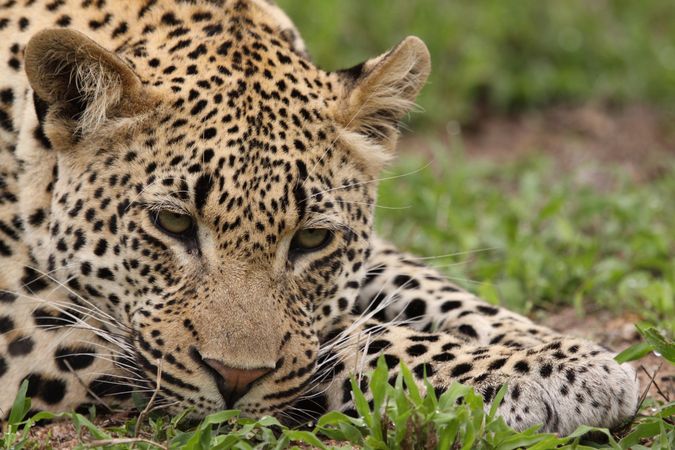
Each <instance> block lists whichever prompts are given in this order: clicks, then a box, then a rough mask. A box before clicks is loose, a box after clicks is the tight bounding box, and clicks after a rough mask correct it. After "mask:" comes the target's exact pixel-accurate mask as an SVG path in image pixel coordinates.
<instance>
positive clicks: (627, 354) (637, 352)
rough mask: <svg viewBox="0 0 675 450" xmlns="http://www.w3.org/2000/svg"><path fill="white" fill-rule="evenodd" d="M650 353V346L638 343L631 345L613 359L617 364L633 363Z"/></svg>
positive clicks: (646, 343) (645, 343)
mask: <svg viewBox="0 0 675 450" xmlns="http://www.w3.org/2000/svg"><path fill="white" fill-rule="evenodd" d="M651 351H652V346H651V344H649V343H648V342H638V343H637V344H633V345H631V346H630V347H628V348H627V349H625V350H624V351H622V352H621V353H619V354H618V355H616V356H615V357H614V359H615V360H616V362H618V363H619V364H622V363H625V362H628V361H635V360H638V359H640V358H642V357H643V356H645V355H647V354H649V352H651Z"/></svg>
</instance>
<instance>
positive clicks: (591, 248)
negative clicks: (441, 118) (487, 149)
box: [377, 148, 675, 333]
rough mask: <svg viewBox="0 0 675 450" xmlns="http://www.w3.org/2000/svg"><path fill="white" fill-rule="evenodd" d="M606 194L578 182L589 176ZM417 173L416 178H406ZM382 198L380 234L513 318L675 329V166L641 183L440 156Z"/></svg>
mask: <svg viewBox="0 0 675 450" xmlns="http://www.w3.org/2000/svg"><path fill="white" fill-rule="evenodd" d="M594 169H595V170H597V173H594V174H593V177H592V178H593V179H594V180H597V179H604V180H605V181H604V182H603V184H604V185H603V186H602V187H597V186H593V185H592V184H589V183H587V182H583V181H580V180H581V179H583V177H584V173H587V172H588V171H591V172H593V170H594ZM406 174H411V175H406ZM384 177H386V178H389V179H388V180H384V181H383V183H382V185H381V188H380V197H379V201H378V204H379V205H380V208H379V209H378V211H377V217H378V223H377V225H378V229H379V230H380V232H381V234H382V235H383V236H387V237H388V238H391V239H393V240H394V241H395V242H396V243H397V244H399V245H400V246H402V247H403V248H405V249H408V250H410V251H412V252H413V253H417V254H421V255H427V256H436V255H447V256H444V257H437V258H434V259H431V260H430V261H428V262H429V263H430V264H433V265H436V266H437V267H439V269H441V270H442V271H443V272H445V273H446V274H447V275H448V276H449V277H450V278H452V279H455V280H456V281H457V282H458V283H459V284H461V285H464V286H465V287H467V288H469V289H471V290H473V291H475V292H477V293H478V294H480V295H481V296H482V297H483V298H485V299H487V300H488V301H491V302H494V303H500V304H502V305H504V306H506V307H508V308H510V309H513V310H516V311H520V312H525V313H530V312H532V311H533V310H537V309H542V308H543V309H551V308H559V307H560V306H565V305H572V306H575V307H576V308H577V309H578V310H579V312H583V310H584V309H589V310H592V309H594V308H595V309H597V308H610V309H611V310H612V311H614V312H617V313H620V312H622V311H625V310H631V311H640V312H641V314H642V315H643V317H644V318H645V319H646V320H649V321H651V322H652V323H655V324H656V323H658V324H660V325H661V326H662V327H663V328H665V329H666V330H667V331H668V332H669V333H673V332H674V331H675V319H673V318H674V317H675V266H673V255H674V254H675V234H673V232H672V230H675V208H673V204H672V199H673V198H675V159H673V160H672V161H671V163H670V165H667V168H666V169H664V173H663V174H662V176H660V177H658V178H654V179H652V180H650V181H649V183H641V184H636V183H635V182H633V181H632V180H631V178H630V177H629V176H628V174H626V173H625V172H621V171H620V170H618V169H612V168H603V167H602V166H600V165H599V164H596V167H593V163H592V162H591V163H586V165H585V166H584V167H583V168H580V169H579V170H577V171H576V172H573V173H570V174H565V175H561V174H560V171H559V169H558V168H557V164H556V161H555V160H553V159H550V158H547V157H546V156H532V157H529V158H525V159H522V158H521V159H518V160H515V161H513V162H506V163H501V162H494V161H477V160H471V161H469V160H467V159H465V157H464V156H463V154H462V151H461V149H458V150H455V151H451V152H448V151H447V149H443V148H437V151H435V152H434V155H433V159H432V160H431V162H429V160H428V158H424V157H414V156H407V157H404V158H403V159H402V161H401V162H400V163H399V164H398V165H397V166H396V167H394V168H393V169H392V170H391V171H390V172H389V173H386V174H384Z"/></svg>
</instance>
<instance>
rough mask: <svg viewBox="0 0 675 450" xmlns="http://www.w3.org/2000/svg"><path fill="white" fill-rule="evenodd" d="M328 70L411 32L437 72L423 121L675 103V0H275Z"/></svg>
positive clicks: (440, 122)
mask: <svg viewBox="0 0 675 450" xmlns="http://www.w3.org/2000/svg"><path fill="white" fill-rule="evenodd" d="M278 3H279V4H280V5H281V6H282V7H283V8H284V9H285V10H286V11H287V12H288V13H289V15H290V16H291V18H292V19H293V20H294V21H295V22H296V23H297V24H298V26H299V28H300V31H301V33H302V35H303V37H304V38H305V41H306V42H307V44H308V46H309V49H310V52H311V54H312V55H313V57H314V59H315V60H316V61H317V62H318V64H319V65H320V66H321V67H324V68H326V69H330V70H334V69H342V68H346V67H350V66H352V65H354V64H356V63H359V62H361V61H363V60H365V59H367V58H370V57H373V56H375V55H378V54H380V53H382V52H384V51H385V50H386V49H388V48H390V47H391V46H393V45H394V44H396V43H397V42H398V41H400V40H401V39H402V38H403V37H405V36H406V35H408V34H415V35H418V36H420V37H421V38H422V39H423V40H424V41H425V42H426V43H427V45H428V46H429V49H430V51H431V56H432V61H433V65H434V70H433V73H432V75H431V80H430V83H429V85H428V86H427V87H426V88H425V90H424V92H423V93H422V97H421V99H420V104H422V105H424V107H425V109H426V110H427V112H428V114H425V115H423V116H419V117H417V118H416V120H419V121H421V122H424V123H425V124H428V125H432V126H443V125H444V124H445V123H447V122H448V121H449V120H459V121H461V122H467V121H472V120H476V119H480V117H481V116H482V115H483V114H484V113H485V112H486V111H489V112H490V113H491V114H494V113H497V114H499V113H510V112H513V111H521V110H523V109H531V108H539V107H542V106H544V105H549V104H551V103H560V102H561V101H564V102H570V101H571V102H574V101H587V100H591V99H593V100H607V101H611V102H625V101H635V100H639V101H647V102H650V103H653V104H658V105H661V106H662V107H664V108H667V109H669V110H670V111H673V110H674V108H673V105H674V104H675V102H674V100H675V90H674V89H672V86H673V85H675V46H674V45H673V42H675V28H673V27H672V26H671V24H672V23H673V22H674V21H675V7H673V4H672V1H671V0H643V1H639V2H635V1H629V0H628V1H626V0H622V1H604V0H600V1H594V2H588V1H586V0H569V1H565V2H558V3H556V5H555V7H552V6H551V5H550V4H549V3H548V2H542V1H540V0H521V1H518V2H505V1H503V0H485V1H481V2H476V1H473V0H453V1H448V0H414V1H410V0H367V1H364V0H339V1H338V0H333V1H326V0H278Z"/></svg>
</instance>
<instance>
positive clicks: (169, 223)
mask: <svg viewBox="0 0 675 450" xmlns="http://www.w3.org/2000/svg"><path fill="white" fill-rule="evenodd" d="M156 217H157V218H156V223H157V226H159V228H161V229H162V230H164V231H165V232H167V233H169V234H176V235H184V234H186V233H188V232H191V231H192V229H193V223H194V221H193V220H192V217H190V216H188V215H187V214H180V213H177V212H173V211H168V210H162V211H159V212H158V213H157V216H156Z"/></svg>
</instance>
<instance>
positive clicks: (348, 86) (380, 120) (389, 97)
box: [336, 36, 431, 166]
mask: <svg viewBox="0 0 675 450" xmlns="http://www.w3.org/2000/svg"><path fill="white" fill-rule="evenodd" d="M430 71H431V58H430V56H429V50H427V47H426V45H424V42H422V41H421V40H420V39H419V38H417V37H414V36H409V37H407V38H405V39H404V40H403V41H402V42H401V43H400V44H398V45H397V46H396V47H394V48H393V49H391V50H390V51H388V52H387V53H385V54H383V55H380V56H378V57H376V58H372V59H370V60H368V61H366V62H364V63H362V64H359V65H357V66H355V67H352V68H351V69H346V70H342V71H339V72H338V75H339V76H340V78H341V80H342V81H343V86H344V93H343V98H342V100H341V101H340V102H338V106H337V108H338V109H337V111H336V117H337V121H338V123H339V124H340V125H341V126H342V130H341V134H342V137H343V138H344V140H347V141H351V144H352V145H351V146H352V147H360V149H356V150H357V152H358V153H360V154H361V156H362V157H363V158H366V159H368V160H369V161H366V162H368V163H371V165H377V163H379V164H380V166H381V165H382V164H383V163H384V162H385V161H386V160H388V159H389V158H391V156H392V155H393V151H394V147H395V146H396V140H397V138H398V124H399V121H400V120H401V119H402V118H403V116H404V115H405V114H406V113H408V112H409V111H410V110H411V109H412V108H413V107H414V106H415V98H416V97H417V94H418V93H419V91H420V90H421V89H422V87H423V86H424V84H425V82H426V80H427V77H428V76H429V72H430ZM358 141H360V143H359V142H358ZM367 147H370V148H367Z"/></svg>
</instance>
